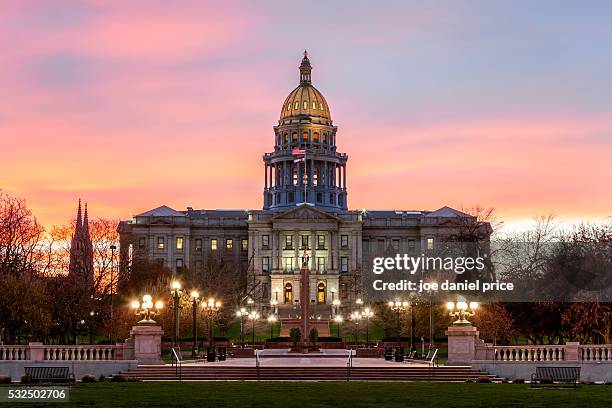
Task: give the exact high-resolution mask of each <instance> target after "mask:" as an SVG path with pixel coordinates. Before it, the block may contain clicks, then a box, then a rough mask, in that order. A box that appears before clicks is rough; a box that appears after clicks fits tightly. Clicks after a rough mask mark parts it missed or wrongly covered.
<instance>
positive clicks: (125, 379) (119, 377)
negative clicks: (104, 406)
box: [111, 374, 128, 382]
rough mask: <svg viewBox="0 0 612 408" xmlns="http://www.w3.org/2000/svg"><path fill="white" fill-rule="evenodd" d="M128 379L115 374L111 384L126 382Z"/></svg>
mask: <svg viewBox="0 0 612 408" xmlns="http://www.w3.org/2000/svg"><path fill="white" fill-rule="evenodd" d="M127 380H128V379H127V378H126V377H125V376H124V375H121V374H115V375H113V376H112V377H111V382H126V381H127Z"/></svg>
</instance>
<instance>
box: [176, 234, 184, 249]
mask: <svg viewBox="0 0 612 408" xmlns="http://www.w3.org/2000/svg"><path fill="white" fill-rule="evenodd" d="M183 243H184V238H183V237H176V249H178V250H179V251H180V250H182V249H183Z"/></svg>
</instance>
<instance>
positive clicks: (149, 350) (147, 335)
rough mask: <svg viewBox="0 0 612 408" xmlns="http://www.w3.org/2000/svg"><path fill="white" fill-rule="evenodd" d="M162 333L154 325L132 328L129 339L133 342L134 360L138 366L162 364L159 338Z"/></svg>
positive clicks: (159, 328)
mask: <svg viewBox="0 0 612 408" xmlns="http://www.w3.org/2000/svg"><path fill="white" fill-rule="evenodd" d="M163 334H164V331H163V330H162V328H161V327H160V326H157V325H155V324H141V325H137V326H133V327H132V330H130V337H131V338H133V340H134V359H136V360H138V364H162V359H161V338H162V335H163Z"/></svg>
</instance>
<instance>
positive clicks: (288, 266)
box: [261, 256, 349, 273]
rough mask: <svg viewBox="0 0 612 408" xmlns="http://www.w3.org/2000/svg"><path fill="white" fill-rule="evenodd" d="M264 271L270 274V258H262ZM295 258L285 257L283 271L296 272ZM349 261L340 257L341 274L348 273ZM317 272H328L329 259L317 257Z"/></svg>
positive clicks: (344, 257)
mask: <svg viewBox="0 0 612 408" xmlns="http://www.w3.org/2000/svg"><path fill="white" fill-rule="evenodd" d="M261 260H262V263H261V266H262V271H263V272H270V257H267V256H264V257H262V259H261ZM294 261H295V258H293V257H285V258H283V269H284V271H285V272H288V273H292V272H293V271H294V270H295V266H296V264H295V262H294ZM348 263H349V259H348V257H346V256H341V257H340V272H348ZM316 270H317V272H319V273H324V272H325V271H326V270H327V258H325V257H317V264H316Z"/></svg>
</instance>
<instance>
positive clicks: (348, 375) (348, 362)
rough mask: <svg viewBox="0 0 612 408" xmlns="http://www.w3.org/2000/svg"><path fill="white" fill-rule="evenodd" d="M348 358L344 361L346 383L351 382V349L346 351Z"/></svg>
mask: <svg viewBox="0 0 612 408" xmlns="http://www.w3.org/2000/svg"><path fill="white" fill-rule="evenodd" d="M347 351H348V358H347V361H346V381H350V380H351V367H353V349H348V350H347Z"/></svg>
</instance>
